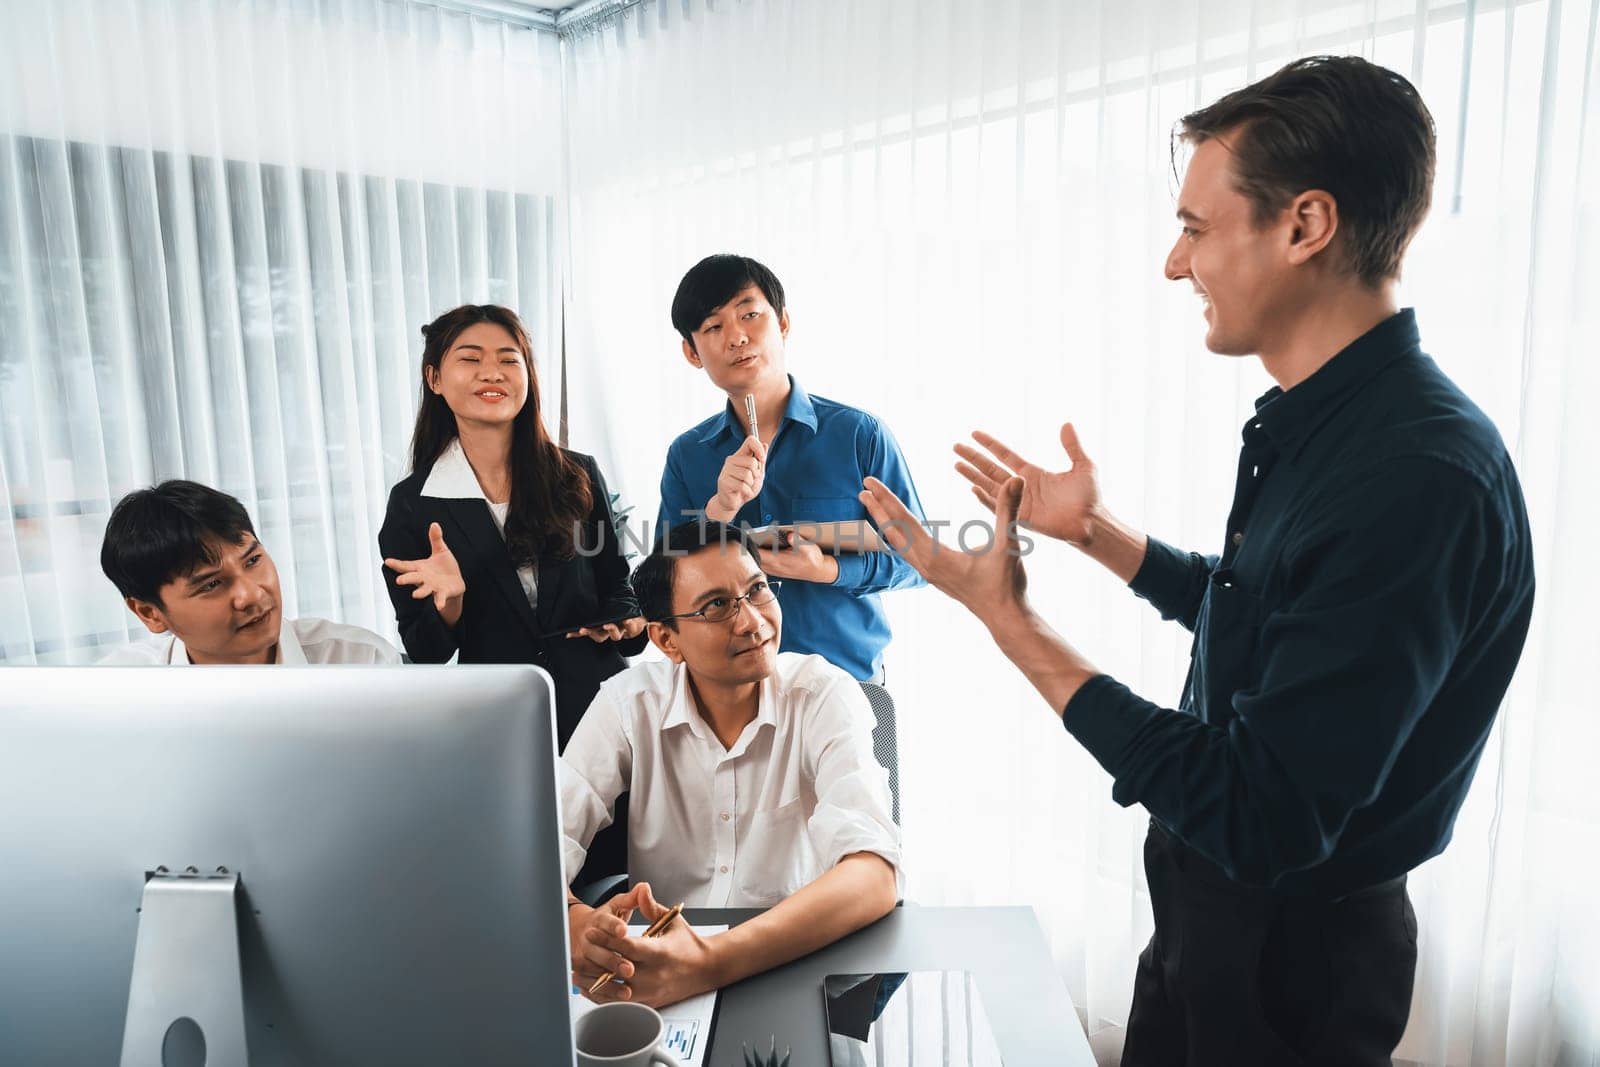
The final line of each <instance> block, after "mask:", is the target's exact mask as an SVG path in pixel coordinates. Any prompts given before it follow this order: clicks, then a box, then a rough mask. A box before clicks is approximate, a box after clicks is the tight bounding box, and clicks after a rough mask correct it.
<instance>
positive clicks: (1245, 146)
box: [1173, 56, 1435, 287]
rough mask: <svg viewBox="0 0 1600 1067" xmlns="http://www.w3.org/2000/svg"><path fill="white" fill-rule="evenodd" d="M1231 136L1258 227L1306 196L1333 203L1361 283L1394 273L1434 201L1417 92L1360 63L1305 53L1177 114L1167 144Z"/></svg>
mask: <svg viewBox="0 0 1600 1067" xmlns="http://www.w3.org/2000/svg"><path fill="white" fill-rule="evenodd" d="M1233 131H1237V133H1238V136H1237V137H1236V138H1235V139H1234V141H1233V144H1232V149H1233V158H1234V167H1233V169H1234V174H1235V180H1236V186H1235V187H1236V188H1237V189H1238V190H1239V192H1240V193H1241V194H1243V195H1244V196H1247V197H1249V198H1250V200H1251V201H1252V202H1253V204H1254V210H1253V216H1254V220H1255V223H1256V225H1257V226H1262V225H1265V224H1266V223H1267V222H1268V221H1269V220H1270V219H1271V218H1272V216H1273V215H1274V214H1275V213H1276V212H1278V211H1281V210H1283V208H1285V207H1286V206H1288V204H1289V202H1290V201H1291V200H1293V199H1294V198H1295V197H1296V196H1298V195H1299V194H1301V193H1303V192H1305V191H1306V190H1307V189H1323V190H1326V191H1327V192H1328V193H1330V194H1331V195H1332V196H1333V198H1334V200H1335V201H1336V202H1337V203H1338V205H1339V237H1340V240H1341V242H1342V244H1341V245H1340V249H1341V254H1342V255H1343V257H1344V258H1345V260H1346V262H1347V263H1348V265H1349V267H1350V269H1351V271H1352V272H1354V273H1355V275H1356V276H1357V277H1358V278H1360V279H1361V281H1362V283H1363V284H1365V285H1368V286H1372V287H1376V286H1377V285H1378V284H1379V283H1380V282H1382V281H1383V280H1384V279H1387V278H1395V277H1398V276H1399V274H1400V259H1401V257H1402V256H1403V255H1404V254H1405V250H1406V246H1407V245H1408V244H1410V243H1411V238H1412V237H1413V236H1414V235H1415V234H1416V232H1417V228H1418V227H1420V226H1421V225H1422V220H1423V219H1424V218H1425V217H1426V216H1427V214H1428V206H1429V202H1430V201H1431V199H1432V196H1433V170H1434V151H1435V147H1434V127H1433V116H1432V115H1431V114H1429V113H1428V108H1427V106H1426V105H1424V104H1423V102H1422V97H1421V96H1420V95H1418V93H1417V89H1416V86H1414V85H1412V84H1411V83H1410V82H1409V81H1407V80H1406V79H1405V78H1403V77H1401V76H1400V75H1398V74H1396V73H1395V72H1394V71H1392V70H1387V69H1385V68H1383V67H1380V66H1378V65H1377V64H1375V63H1369V62H1367V61H1366V60H1365V59H1362V58H1360V57H1359V56H1308V57H1306V58H1304V59H1297V60H1295V61H1294V62H1292V63H1290V64H1288V65H1287V66H1285V67H1284V68H1283V69H1281V70H1279V71H1277V72H1276V73H1275V74H1271V75H1268V76H1267V77H1265V78H1263V79H1261V80H1260V81H1258V82H1256V83H1255V84H1254V85H1248V86H1245V87H1244V88H1243V89H1239V90H1236V91H1235V92H1231V93H1229V94H1228V95H1227V96H1224V97H1223V98H1222V99H1220V100H1218V101H1217V102H1216V103H1214V104H1212V105H1211V106H1209V107H1204V108H1201V109H1200V110H1199V111H1196V112H1193V113H1192V114H1189V115H1185V116H1184V117H1183V119H1182V121H1181V123H1180V124H1179V130H1178V132H1177V136H1176V137H1175V138H1174V142H1173V150H1174V151H1173V159H1174V165H1175V166H1176V158H1177V152H1176V149H1177V140H1178V139H1179V138H1181V139H1182V140H1183V141H1185V142H1188V143H1190V144H1199V143H1200V142H1202V141H1206V140H1209V139H1210V138H1212V137H1216V136H1218V135H1220V134H1225V133H1229V132H1233Z"/></svg>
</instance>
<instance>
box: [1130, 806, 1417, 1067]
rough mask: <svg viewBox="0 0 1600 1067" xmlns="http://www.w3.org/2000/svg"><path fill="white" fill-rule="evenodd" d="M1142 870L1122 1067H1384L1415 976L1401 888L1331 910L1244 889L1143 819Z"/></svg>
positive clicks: (1325, 904) (1412, 922)
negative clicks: (1145, 889) (1147, 907)
mask: <svg viewBox="0 0 1600 1067" xmlns="http://www.w3.org/2000/svg"><path fill="white" fill-rule="evenodd" d="M1144 865H1145V876H1146V877H1147V878H1148V879H1149V882H1150V902H1151V905H1152V907H1153V909H1154V911H1155V920H1156V929H1155V934H1154V936H1152V937H1151V938H1150V944H1149V945H1148V946H1146V947H1145V950H1144V952H1143V953H1141V954H1140V956H1139V968H1138V971H1137V972H1136V974H1135V976H1134V982H1133V1008H1132V1011H1131V1012H1130V1014H1129V1018H1128V1034H1127V1040H1126V1042H1125V1043H1124V1045H1123V1050H1122V1064H1123V1067H1178V1065H1183V1067H1235V1065H1238V1067H1245V1065H1252V1064H1272V1065H1274V1067H1276V1065H1278V1064H1284V1065H1302V1064H1305V1065H1311V1064H1315V1065H1319V1067H1320V1065H1328V1067H1369V1065H1376V1064H1382V1065H1384V1067H1389V1064H1390V1056H1391V1054H1392V1053H1393V1052H1394V1047H1395V1046H1396V1045H1398V1044H1399V1043H1400V1036H1401V1034H1403V1033H1404V1032H1405V1027H1406V1018H1407V1016H1409V1014H1410V1012H1411V984H1412V979H1413V978H1414V977H1415V975H1416V969H1417V917H1416V913H1415V912H1414V911H1412V909H1411V898H1410V897H1409V896H1407V894H1406V886H1405V878H1404V877H1403V876H1402V877H1400V878H1397V879H1395V880H1393V881H1391V882H1385V883H1383V884H1382V885H1378V886H1374V887H1372V888H1371V889H1365V890H1362V891H1361V892H1359V893H1355V894H1352V895H1350V896H1347V897H1344V898H1341V899H1340V900H1336V901H1327V900H1307V899H1304V898H1294V897H1288V896H1285V895H1283V894H1280V893H1274V892H1272V891H1271V890H1266V889H1252V888H1248V887H1246V886H1241V885H1239V884H1238V883H1237V882H1234V881H1232V880H1231V879H1230V878H1228V877H1227V875H1225V874H1223V873H1222V871H1221V869H1219V868H1218V867H1217V866H1216V865H1214V864H1212V863H1211V862H1210V861H1208V860H1206V859H1204V858H1203V857H1201V856H1200V855H1199V854H1198V853H1196V852H1195V851H1193V850H1192V849H1190V848H1188V847H1187V846H1186V845H1184V844H1182V843H1181V842H1179V841H1178V840H1177V839H1176V838H1174V837H1172V836H1171V835H1170V834H1168V833H1167V832H1166V830H1164V829H1163V828H1161V826H1160V825H1159V824H1157V823H1156V822H1155V821H1153V820H1152V821H1151V824H1150V833H1149V836H1148V837H1146V838H1145V845H1144Z"/></svg>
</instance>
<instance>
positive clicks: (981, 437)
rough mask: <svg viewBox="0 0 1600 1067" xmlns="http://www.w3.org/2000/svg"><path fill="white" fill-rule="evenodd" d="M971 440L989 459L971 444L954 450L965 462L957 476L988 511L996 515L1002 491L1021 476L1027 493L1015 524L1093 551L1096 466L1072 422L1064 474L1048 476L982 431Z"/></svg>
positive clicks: (1065, 428) (1064, 432) (1065, 433)
mask: <svg viewBox="0 0 1600 1067" xmlns="http://www.w3.org/2000/svg"><path fill="white" fill-rule="evenodd" d="M972 439H973V440H975V441H977V442H978V444H980V445H982V446H983V447H984V448H985V449H987V450H988V453H989V454H988V455H985V454H984V453H983V452H980V451H978V450H977V449H976V448H973V447H972V446H971V445H968V444H958V445H956V446H955V450H956V455H958V456H960V457H961V458H962V460H964V462H961V463H957V464H956V471H957V472H958V473H959V474H960V475H961V476H962V477H963V478H965V479H966V480H967V481H969V482H971V483H972V492H973V495H975V496H976V497H977V498H978V499H979V500H980V501H981V502H982V503H983V505H984V507H987V508H989V509H990V510H994V508H995V503H996V498H997V496H998V495H999V490H1000V486H1002V485H1004V484H1005V483H1006V481H1007V480H1008V479H1010V478H1012V477H1014V476H1019V475H1020V476H1021V478H1022V481H1023V489H1022V498H1021V502H1020V503H1019V504H1018V506H1017V521H1018V522H1020V523H1021V524H1022V525H1023V526H1026V527H1027V528H1028V529H1030V530H1037V531H1038V532H1039V533H1042V534H1045V535H1046V536H1048V537H1054V538H1058V539H1059V540H1062V541H1066V542H1068V543H1070V544H1073V545H1076V546H1078V547H1079V548H1088V547H1089V545H1090V543H1091V542H1092V541H1093V540H1094V535H1095V531H1096V526H1097V523H1098V520H1099V518H1100V484H1099V480H1098V479H1097V478H1096V477H1095V468H1094V463H1093V462H1092V461H1091V460H1090V459H1089V457H1088V455H1087V454H1086V453H1085V452H1084V451H1083V446H1081V445H1080V444H1079V443H1078V433H1077V431H1076V430H1074V429H1073V428H1072V423H1070V422H1069V423H1065V424H1063V425H1062V427H1061V447H1062V448H1064V449H1066V452H1067V458H1068V459H1070V460H1072V467H1071V469H1069V470H1065V471H1047V470H1045V469H1044V468H1043V467H1040V466H1038V465H1037V464H1033V463H1029V462H1028V461H1027V460H1025V459H1023V458H1022V457H1021V456H1020V455H1018V454H1017V453H1016V452H1014V451H1012V449H1011V448H1009V447H1008V446H1007V445H1005V444H1004V443H1002V442H1001V441H999V440H997V439H996V438H994V437H991V436H990V435H989V434H986V433H984V432H982V431H981V430H979V431H976V432H974V433H973V435H972Z"/></svg>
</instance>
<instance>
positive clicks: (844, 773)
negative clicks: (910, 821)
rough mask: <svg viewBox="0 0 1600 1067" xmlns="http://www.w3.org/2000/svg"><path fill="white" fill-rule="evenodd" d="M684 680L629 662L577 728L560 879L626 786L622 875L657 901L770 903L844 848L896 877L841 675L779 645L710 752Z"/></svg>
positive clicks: (568, 771)
mask: <svg viewBox="0 0 1600 1067" xmlns="http://www.w3.org/2000/svg"><path fill="white" fill-rule="evenodd" d="M688 677H689V675H688V668H686V667H685V666H683V665H682V664H675V663H672V662H669V661H665V660H661V661H656V662H650V663H641V664H638V665H636V666H633V667H630V668H629V669H628V670H625V671H623V672H622V673H620V674H618V675H615V676H614V677H612V678H610V679H608V680H607V681H606V682H605V683H603V684H602V685H601V687H600V692H599V693H598V694H597V695H596V696H595V698H594V703H592V704H590V705H589V710H588V711H586V712H585V713H584V716H583V719H582V720H581V721H580V722H579V723H578V728H577V731H576V732H575V733H574V734H573V735H572V740H571V741H569V742H568V743H567V750H566V753H565V754H564V755H563V756H562V757H561V760H560V763H559V773H560V789H561V811H562V821H563V827H562V835H563V840H562V848H563V853H564V857H563V858H564V862H565V864H566V874H567V881H568V882H569V883H570V882H571V881H572V879H573V878H575V877H576V876H577V874H578V870H579V869H580V868H581V867H582V866H583V860H584V856H585V854H586V852H587V850H588V847H589V843H590V842H591V841H593V840H594V835H595V832H596V831H598V830H599V829H601V828H602V827H604V826H607V825H609V824H610V822H611V816H612V805H613V803H614V802H615V801H616V798H617V795H618V794H620V793H621V792H622V791H623V790H627V791H628V793H629V800H628V812H629V816H628V872H629V875H630V876H631V877H632V879H633V880H634V881H635V882H641V881H644V882H649V883H650V886H651V890H652V892H653V893H654V895H655V898H656V899H657V900H661V901H671V902H673V903H677V902H678V901H680V900H681V901H683V902H685V903H686V904H688V905H689V906H691V907H711V908H716V907H761V906H766V905H770V904H776V903H777V902H778V901H780V900H782V899H784V898H785V897H787V896H789V895H790V894H792V893H794V892H795V891H796V890H798V889H801V888H803V887H804V886H805V885H807V884H808V883H809V882H811V881H813V880H814V879H816V878H817V876H819V875H820V874H822V873H823V872H824V871H826V870H828V869H829V868H831V867H833V865H834V864H836V863H838V862H839V860H841V859H843V858H844V857H845V856H848V855H850V854H851V853H853V852H875V853H877V854H878V855H880V856H882V857H883V858H884V859H885V860H887V861H888V862H889V863H890V864H892V865H893V866H894V868H895V879H896V884H897V885H898V886H903V885H904V880H903V878H902V877H901V875H900V830H899V828H898V827H897V826H895V824H894V817H893V816H892V815H891V814H890V811H891V807H890V798H889V775H888V772H887V771H885V770H884V769H883V767H882V766H881V765H880V764H879V763H878V761H877V759H876V758H875V757H874V756H873V754H872V728H873V717H872V709H871V707H870V705H868V703H867V698H866V696H865V694H863V693H862V692H861V687H860V686H859V685H858V684H857V683H856V680H855V679H854V678H852V677H850V676H849V675H848V674H846V673H845V672H844V671H842V670H840V669H839V668H837V667H835V666H833V665H832V664H830V663H829V662H828V661H827V660H825V659H823V658H822V657H821V656H803V655H800V654H798V653H794V652H784V653H780V654H779V655H778V657H777V670H776V671H774V672H773V674H772V675H771V676H770V677H768V678H767V679H766V680H765V681H763V682H762V683H761V695H760V702H759V704H758V706H757V710H756V717H755V720H754V721H752V722H751V723H749V724H748V725H747V726H746V727H745V728H744V731H743V733H741V734H740V735H739V738H738V740H737V741H735V742H734V744H733V747H732V748H731V749H724V748H723V747H722V742H721V741H719V740H717V735H716V734H715V733H714V732H713V731H712V729H711V726H710V724H709V723H707V722H706V721H705V720H704V719H703V718H701V716H700V712H699V710H698V708H697V706H696V704H695V702H694V699H693V697H692V696H691V694H690V692H689V684H688Z"/></svg>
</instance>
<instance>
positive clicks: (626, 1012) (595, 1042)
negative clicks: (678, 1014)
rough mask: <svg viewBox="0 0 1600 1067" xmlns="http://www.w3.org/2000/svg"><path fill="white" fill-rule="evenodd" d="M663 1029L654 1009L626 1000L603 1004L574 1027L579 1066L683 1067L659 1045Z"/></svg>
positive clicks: (663, 1026)
mask: <svg viewBox="0 0 1600 1067" xmlns="http://www.w3.org/2000/svg"><path fill="white" fill-rule="evenodd" d="M666 1028H667V1027H666V1024H665V1023H663V1022H662V1021H661V1016H659V1015H657V1014H656V1011H655V1009H654V1008H647V1007H645V1006H644V1005H643V1004H629V1003H627V1002H625V1001H614V1002H612V1003H610V1004H602V1005H600V1006H599V1007H598V1008H595V1009H594V1010H593V1011H591V1012H589V1013H588V1014H587V1015H585V1016H584V1017H583V1018H581V1019H579V1020H578V1025H577V1026H575V1027H574V1028H573V1039H574V1040H573V1044H574V1045H576V1047H577V1050H578V1067H650V1065H651V1064H659V1065H661V1067H683V1064H681V1063H679V1062H678V1058H677V1057H676V1056H674V1055H673V1054H672V1053H670V1052H668V1051H667V1050H666V1049H664V1048H662V1047H661V1035H662V1034H663V1033H664V1032H665V1031H666Z"/></svg>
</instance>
